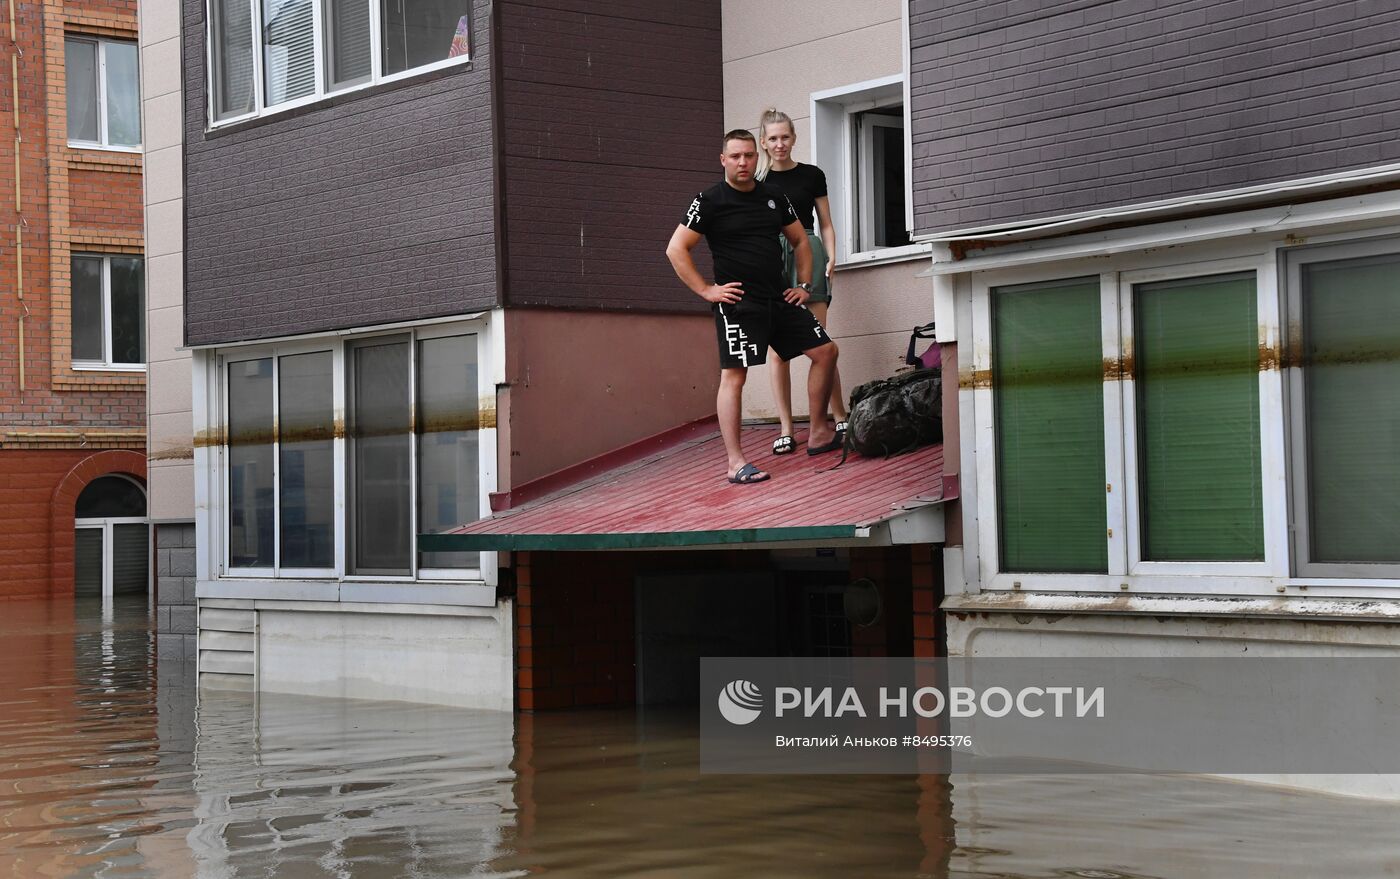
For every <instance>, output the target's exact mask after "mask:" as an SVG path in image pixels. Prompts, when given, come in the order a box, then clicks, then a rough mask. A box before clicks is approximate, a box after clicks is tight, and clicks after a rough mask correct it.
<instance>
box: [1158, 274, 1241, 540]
mask: <svg viewBox="0 0 1400 879" xmlns="http://www.w3.org/2000/svg"><path fill="white" fill-rule="evenodd" d="M1255 311H1256V309H1255V289H1254V273H1253V272H1245V273H1241V274H1234V275H1216V276H1212V277H1205V278H1189V279H1185V280H1174V281H1164V282H1161V283H1154V284H1138V285H1135V286H1134V288H1133V315H1134V319H1135V320H1134V323H1135V324H1136V327H1135V333H1134V335H1135V340H1136V344H1135V357H1136V361H1137V362H1136V366H1135V369H1134V379H1135V382H1134V383H1135V385H1136V393H1137V396H1136V401H1137V453H1138V492H1139V510H1140V513H1141V517H1142V525H1141V531H1140V534H1141V546H1142V558H1143V560H1144V561H1173V562H1177V561H1259V560H1262V559H1263V558H1264V510H1263V500H1262V497H1261V495H1262V487H1261V483H1260V479H1261V476H1260V460H1259V458H1260V452H1259V329H1258V326H1259V325H1258V322H1257V321H1256V319H1255Z"/></svg>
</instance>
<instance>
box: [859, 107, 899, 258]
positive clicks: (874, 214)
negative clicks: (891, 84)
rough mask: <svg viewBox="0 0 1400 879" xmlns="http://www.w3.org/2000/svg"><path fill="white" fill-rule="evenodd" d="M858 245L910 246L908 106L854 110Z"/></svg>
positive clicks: (864, 248)
mask: <svg viewBox="0 0 1400 879" xmlns="http://www.w3.org/2000/svg"><path fill="white" fill-rule="evenodd" d="M851 124H852V125H853V126H854V127H855V128H854V131H853V132H852V137H853V139H854V141H855V144H856V154H855V157H854V160H853V162H852V164H853V166H854V171H855V178H856V187H855V203H856V205H857V210H858V214H859V216H858V217H857V218H856V219H857V222H856V225H855V229H854V232H855V245H854V249H855V250H857V251H871V250H882V249H884V248H889V247H907V246H908V245H909V230H908V229H906V228H905V224H904V107H903V105H900V104H896V105H893V106H885V107H880V108H879V109H876V110H867V111H865V112H863V113H854V114H852V116H851Z"/></svg>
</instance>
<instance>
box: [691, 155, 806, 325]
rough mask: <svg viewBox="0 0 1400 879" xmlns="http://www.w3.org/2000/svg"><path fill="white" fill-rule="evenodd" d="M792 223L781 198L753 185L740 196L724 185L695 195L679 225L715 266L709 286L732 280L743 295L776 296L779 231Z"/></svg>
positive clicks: (789, 210) (780, 263) (779, 271)
mask: <svg viewBox="0 0 1400 879" xmlns="http://www.w3.org/2000/svg"><path fill="white" fill-rule="evenodd" d="M796 220H797V215H796V214H795V213H793V210H792V205H791V204H789V203H788V200H787V196H785V195H783V194H782V193H781V192H779V191H777V190H776V189H773V188H772V187H770V186H767V185H766V184H763V183H760V182H758V181H754V188H753V189H752V190H750V191H748V192H740V191H739V190H737V189H735V188H734V187H732V186H730V185H729V184H728V183H726V182H724V181H720V182H719V183H716V184H715V185H714V186H711V187H710V188H709V189H707V190H705V191H704V192H702V193H700V194H699V195H697V196H695V200H694V201H692V202H691V203H690V207H689V208H688V209H687V210H686V212H685V217H684V219H682V220H681V224H682V225H684V226H685V227H687V228H689V229H693V230H695V231H696V232H699V233H700V234H701V235H704V236H705V240H706V241H707V242H709V245H710V255H711V256H713V257H714V261H715V283H717V284H728V283H730V282H731V281H738V282H740V283H741V284H743V285H744V294H745V296H746V297H747V296H761V297H772V298H777V297H781V296H782V294H783V291H784V290H785V289H787V284H786V283H785V282H784V280H783V246H782V243H781V242H780V240H779V239H780V238H781V236H782V230H783V227H784V226H787V225H789V224H791V223H793V222H795V221H796Z"/></svg>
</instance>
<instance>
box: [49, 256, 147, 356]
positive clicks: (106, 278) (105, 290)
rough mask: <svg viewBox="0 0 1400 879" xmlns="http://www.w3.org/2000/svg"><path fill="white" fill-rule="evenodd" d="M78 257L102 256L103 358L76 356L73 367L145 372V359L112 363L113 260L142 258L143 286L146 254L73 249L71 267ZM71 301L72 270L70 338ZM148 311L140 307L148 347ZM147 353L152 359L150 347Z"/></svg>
mask: <svg viewBox="0 0 1400 879" xmlns="http://www.w3.org/2000/svg"><path fill="white" fill-rule="evenodd" d="M75 259H100V260H102V359H101V360H79V359H77V358H73V359H72V361H71V364H72V368H73V369H74V370H75V371H77V372H145V371H146V363H144V362H142V363H113V362H112V260H113V259H138V260H140V261H141V282H142V285H143V286H144V285H145V280H146V257H145V255H143V254H139V253H90V252H88V251H74V252H73V253H72V254H70V256H69V265H70V267H71V265H72V261H73V260H75ZM142 293H143V297H142V298H143V299H145V298H146V297H145V296H144V293H145V291H144V290H143V291H142ZM72 302H73V288H72V274H71V272H70V274H69V288H68V303H69V305H68V308H69V310H68V314H69V321H70V323H69V326H68V331H69V333H70V338H71V334H72V333H73V331H74V327H73V325H72V322H71V321H72V315H73V310H72V308H73V306H72ZM145 312H146V309H144V308H143V309H142V310H141V314H140V320H141V338H142V341H143V342H144V343H145V344H144V346H143V347H145V348H147V349H149V348H150V336H149V334H148V328H147V326H146V313H145ZM69 351H70V352H71V351H72V347H71V344H70V347H69ZM145 356H146V358H147V360H149V359H150V351H149V350H147V351H146V352H145Z"/></svg>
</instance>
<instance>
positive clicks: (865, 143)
mask: <svg viewBox="0 0 1400 879" xmlns="http://www.w3.org/2000/svg"><path fill="white" fill-rule="evenodd" d="M903 93H904V78H903V77H902V76H892V77H885V78H884V79H878V80H871V81H870V82H866V83H860V84H858V85H854V86H850V87H847V88H841V89H833V90H831V91H826V92H819V93H816V94H814V95H812V99H813V100H812V111H813V115H812V133H813V138H812V139H813V161H814V162H815V164H817V165H818V166H820V167H821V169H822V170H823V171H825V172H826V175H827V184H828V186H827V188H828V191H829V192H830V196H829V197H830V199H831V212H832V219H833V222H834V223H835V225H836V235H837V260H838V261H840V262H844V263H850V262H862V261H867V260H872V259H884V258H888V257H898V256H906V255H915V254H921V253H923V252H924V251H925V248H924V247H922V246H918V245H913V244H911V242H910V235H909V227H908V221H909V218H908V210H907V209H908V203H907V199H908V198H909V195H908V179H907V169H908V167H909V165H908V157H907V156H906V155H905V132H904V95H903Z"/></svg>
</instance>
